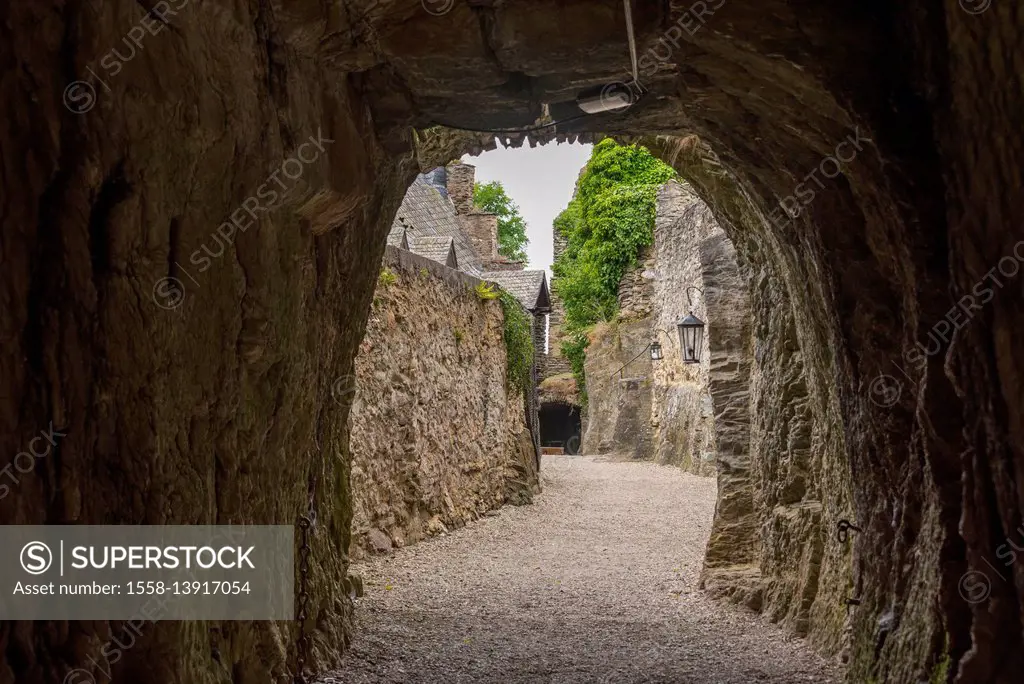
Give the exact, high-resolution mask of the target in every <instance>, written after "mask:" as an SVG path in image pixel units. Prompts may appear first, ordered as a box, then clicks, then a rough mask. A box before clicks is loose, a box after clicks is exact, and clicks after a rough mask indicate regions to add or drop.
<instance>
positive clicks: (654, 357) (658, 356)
mask: <svg viewBox="0 0 1024 684" xmlns="http://www.w3.org/2000/svg"><path fill="white" fill-rule="evenodd" d="M650 350H651V361H661V360H662V359H663V358H665V355H664V354H662V352H661V345H660V344H658V341H657V340H655V341H654V342H651V345H650Z"/></svg>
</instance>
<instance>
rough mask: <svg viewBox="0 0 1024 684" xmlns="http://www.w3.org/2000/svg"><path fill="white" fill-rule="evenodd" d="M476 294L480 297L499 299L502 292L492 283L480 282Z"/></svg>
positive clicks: (475, 289)
mask: <svg viewBox="0 0 1024 684" xmlns="http://www.w3.org/2000/svg"><path fill="white" fill-rule="evenodd" d="M473 289H474V291H475V292H476V296H477V297H479V298H480V299H497V298H498V297H499V296H500V294H501V293H500V292H498V291H497V290H495V289H494V285H492V284H490V283H484V282H481V283H478V284H477V286H476V287H475V288H473Z"/></svg>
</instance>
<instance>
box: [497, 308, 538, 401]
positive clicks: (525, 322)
mask: <svg viewBox="0 0 1024 684" xmlns="http://www.w3.org/2000/svg"><path fill="white" fill-rule="evenodd" d="M498 292H499V294H498V301H500V302H501V310H502V313H504V314H505V350H506V352H507V354H506V355H507V357H508V360H507V366H506V371H507V374H508V382H509V385H510V386H512V387H515V388H517V389H519V391H521V392H522V393H523V395H524V396H528V395H529V392H530V391H531V389H532V387H533V333H532V331H531V329H530V315H529V314H528V313H527V312H526V310H525V309H523V307H522V305H521V304H520V303H519V301H518V300H517V299H516V298H515V297H513V296H512V295H510V294H509V293H508V292H506V291H505V290H499V291H498Z"/></svg>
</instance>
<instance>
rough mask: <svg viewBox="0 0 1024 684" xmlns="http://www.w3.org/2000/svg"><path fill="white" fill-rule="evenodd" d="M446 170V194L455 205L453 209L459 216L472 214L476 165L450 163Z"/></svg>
mask: <svg viewBox="0 0 1024 684" xmlns="http://www.w3.org/2000/svg"><path fill="white" fill-rule="evenodd" d="M447 171H448V181H447V183H448V196H449V197H451V199H452V203H453V204H454V205H455V211H456V213H458V214H459V215H460V216H462V215H463V214H472V213H473V212H474V211H475V209H474V207H473V183H474V181H476V167H475V166H472V165H470V164H452V165H451V166H449V167H448V168H447Z"/></svg>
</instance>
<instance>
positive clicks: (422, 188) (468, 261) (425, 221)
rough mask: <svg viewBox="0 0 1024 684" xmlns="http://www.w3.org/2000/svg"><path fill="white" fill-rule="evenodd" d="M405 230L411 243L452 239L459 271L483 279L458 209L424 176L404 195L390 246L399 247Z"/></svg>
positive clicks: (389, 237)
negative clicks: (460, 224) (444, 238)
mask: <svg viewBox="0 0 1024 684" xmlns="http://www.w3.org/2000/svg"><path fill="white" fill-rule="evenodd" d="M403 228H407V229H408V231H409V237H410V238H411V240H415V239H416V238H418V237H441V236H444V237H450V238H451V239H452V240H453V241H454V243H455V258H456V260H457V261H458V264H459V269H460V270H462V271H465V272H466V273H469V274H470V275H474V276H479V275H480V271H481V268H480V266H481V262H480V257H479V256H478V255H477V253H476V251H475V250H474V249H473V244H472V243H471V242H470V241H469V236H467V235H466V234H465V233H463V232H462V228H461V227H460V226H459V219H458V215H457V214H456V213H455V205H454V204H452V201H451V200H450V199H449V198H448V196H447V193H446V194H444V195H442V194H441V192H440V191H439V190H438V189H437V187H435V186H434V185H431V184H430V181H429V178H428V177H427V176H425V175H420V176H418V177H417V178H416V180H415V181H413V184H412V185H410V186H409V190H408V191H407V192H406V193H405V199H403V200H402V206H400V207H399V208H398V213H397V214H395V221H394V223H392V224H391V233H390V234H389V235H388V244H395V245H397V244H398V243H397V242H396V241H395V240H396V237H395V236H396V235H397V236H400V235H401V232H402V229H403Z"/></svg>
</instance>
